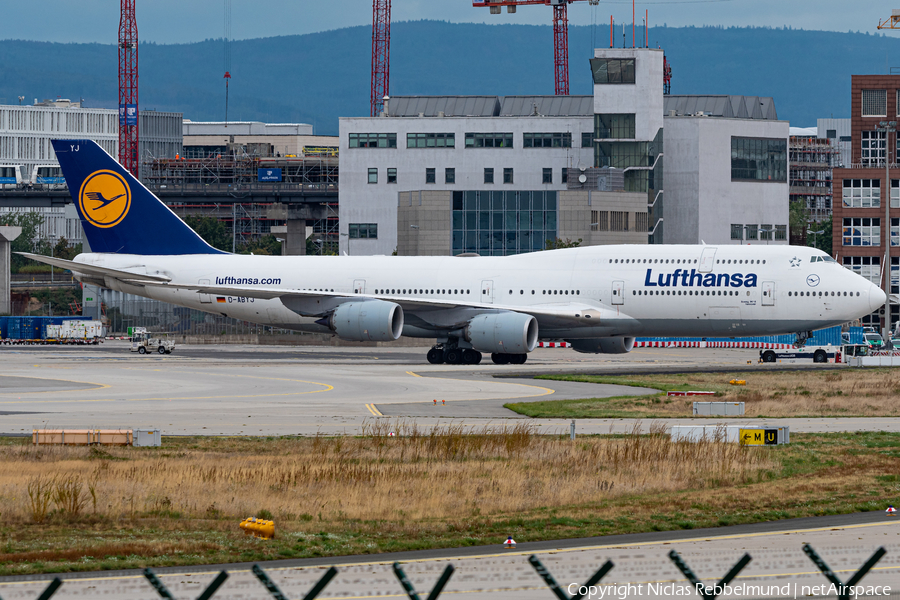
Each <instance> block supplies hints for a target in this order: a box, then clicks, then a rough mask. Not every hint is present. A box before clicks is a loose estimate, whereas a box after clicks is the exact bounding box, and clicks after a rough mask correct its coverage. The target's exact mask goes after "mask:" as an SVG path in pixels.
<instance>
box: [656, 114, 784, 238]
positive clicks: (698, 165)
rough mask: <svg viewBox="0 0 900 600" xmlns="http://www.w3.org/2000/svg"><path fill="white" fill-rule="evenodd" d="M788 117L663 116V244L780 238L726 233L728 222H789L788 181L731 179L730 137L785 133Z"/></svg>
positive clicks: (728, 231) (778, 223)
mask: <svg viewBox="0 0 900 600" xmlns="http://www.w3.org/2000/svg"><path fill="white" fill-rule="evenodd" d="M788 133H789V125H788V122H787V121H767V120H758V119H726V118H719V117H691V116H682V117H666V118H665V191H664V192H663V195H664V207H665V208H664V215H663V218H664V234H663V243H666V244H698V243H700V242H701V241H704V242H706V243H707V244H741V243H751V244H766V243H769V244H784V245H786V244H787V243H788V241H787V240H781V241H774V240H772V241H768V242H766V241H765V240H757V241H738V240H732V239H731V224H732V223H735V224H772V225H787V224H788V192H789V186H788V182H787V181H784V182H769V181H758V182H757V181H753V182H749V181H732V180H731V138H732V137H733V136H734V137H757V138H784V140H785V144H786V147H787V142H788Z"/></svg>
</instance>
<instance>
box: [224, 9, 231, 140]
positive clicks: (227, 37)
mask: <svg viewBox="0 0 900 600" xmlns="http://www.w3.org/2000/svg"><path fill="white" fill-rule="evenodd" d="M230 40H231V0H225V77H224V79H225V127H228V82H229V81H230V80H231V46H230V44H229V41H230Z"/></svg>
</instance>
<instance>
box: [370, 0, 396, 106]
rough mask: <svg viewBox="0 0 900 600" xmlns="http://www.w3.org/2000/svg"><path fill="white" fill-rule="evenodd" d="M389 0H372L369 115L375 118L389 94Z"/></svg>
mask: <svg viewBox="0 0 900 600" xmlns="http://www.w3.org/2000/svg"><path fill="white" fill-rule="evenodd" d="M390 79H391V0H372V102H371V115H370V116H372V117H377V116H378V114H379V113H380V112H381V109H382V107H383V106H384V97H385V96H387V95H388V94H389V92H390V90H389V86H390Z"/></svg>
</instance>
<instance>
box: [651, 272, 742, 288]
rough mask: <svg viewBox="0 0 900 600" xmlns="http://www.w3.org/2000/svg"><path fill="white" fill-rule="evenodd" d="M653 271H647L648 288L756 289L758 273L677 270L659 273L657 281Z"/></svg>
mask: <svg viewBox="0 0 900 600" xmlns="http://www.w3.org/2000/svg"><path fill="white" fill-rule="evenodd" d="M652 279H653V269H647V277H646V278H644V285H645V286H647V287H678V286H679V285H680V286H681V287H746V288H752V287H756V281H757V277H756V273H748V274H746V275H744V274H742V273H731V274H728V273H698V272H697V270H696V269H691V270H690V271H685V270H682V269H675V272H674V273H659V274H658V275H657V277H656V281H655V282H654V281H652Z"/></svg>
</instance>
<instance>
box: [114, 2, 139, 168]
mask: <svg viewBox="0 0 900 600" xmlns="http://www.w3.org/2000/svg"><path fill="white" fill-rule="evenodd" d="M134 4H135V0H122V14H121V17H120V19H119V163H120V164H121V165H122V166H123V167H125V168H126V169H128V170H129V171H131V174H132V175H134V176H135V177H138V176H139V173H138V168H139V166H140V157H139V156H138V30H137V19H136V18H135V15H134Z"/></svg>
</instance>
